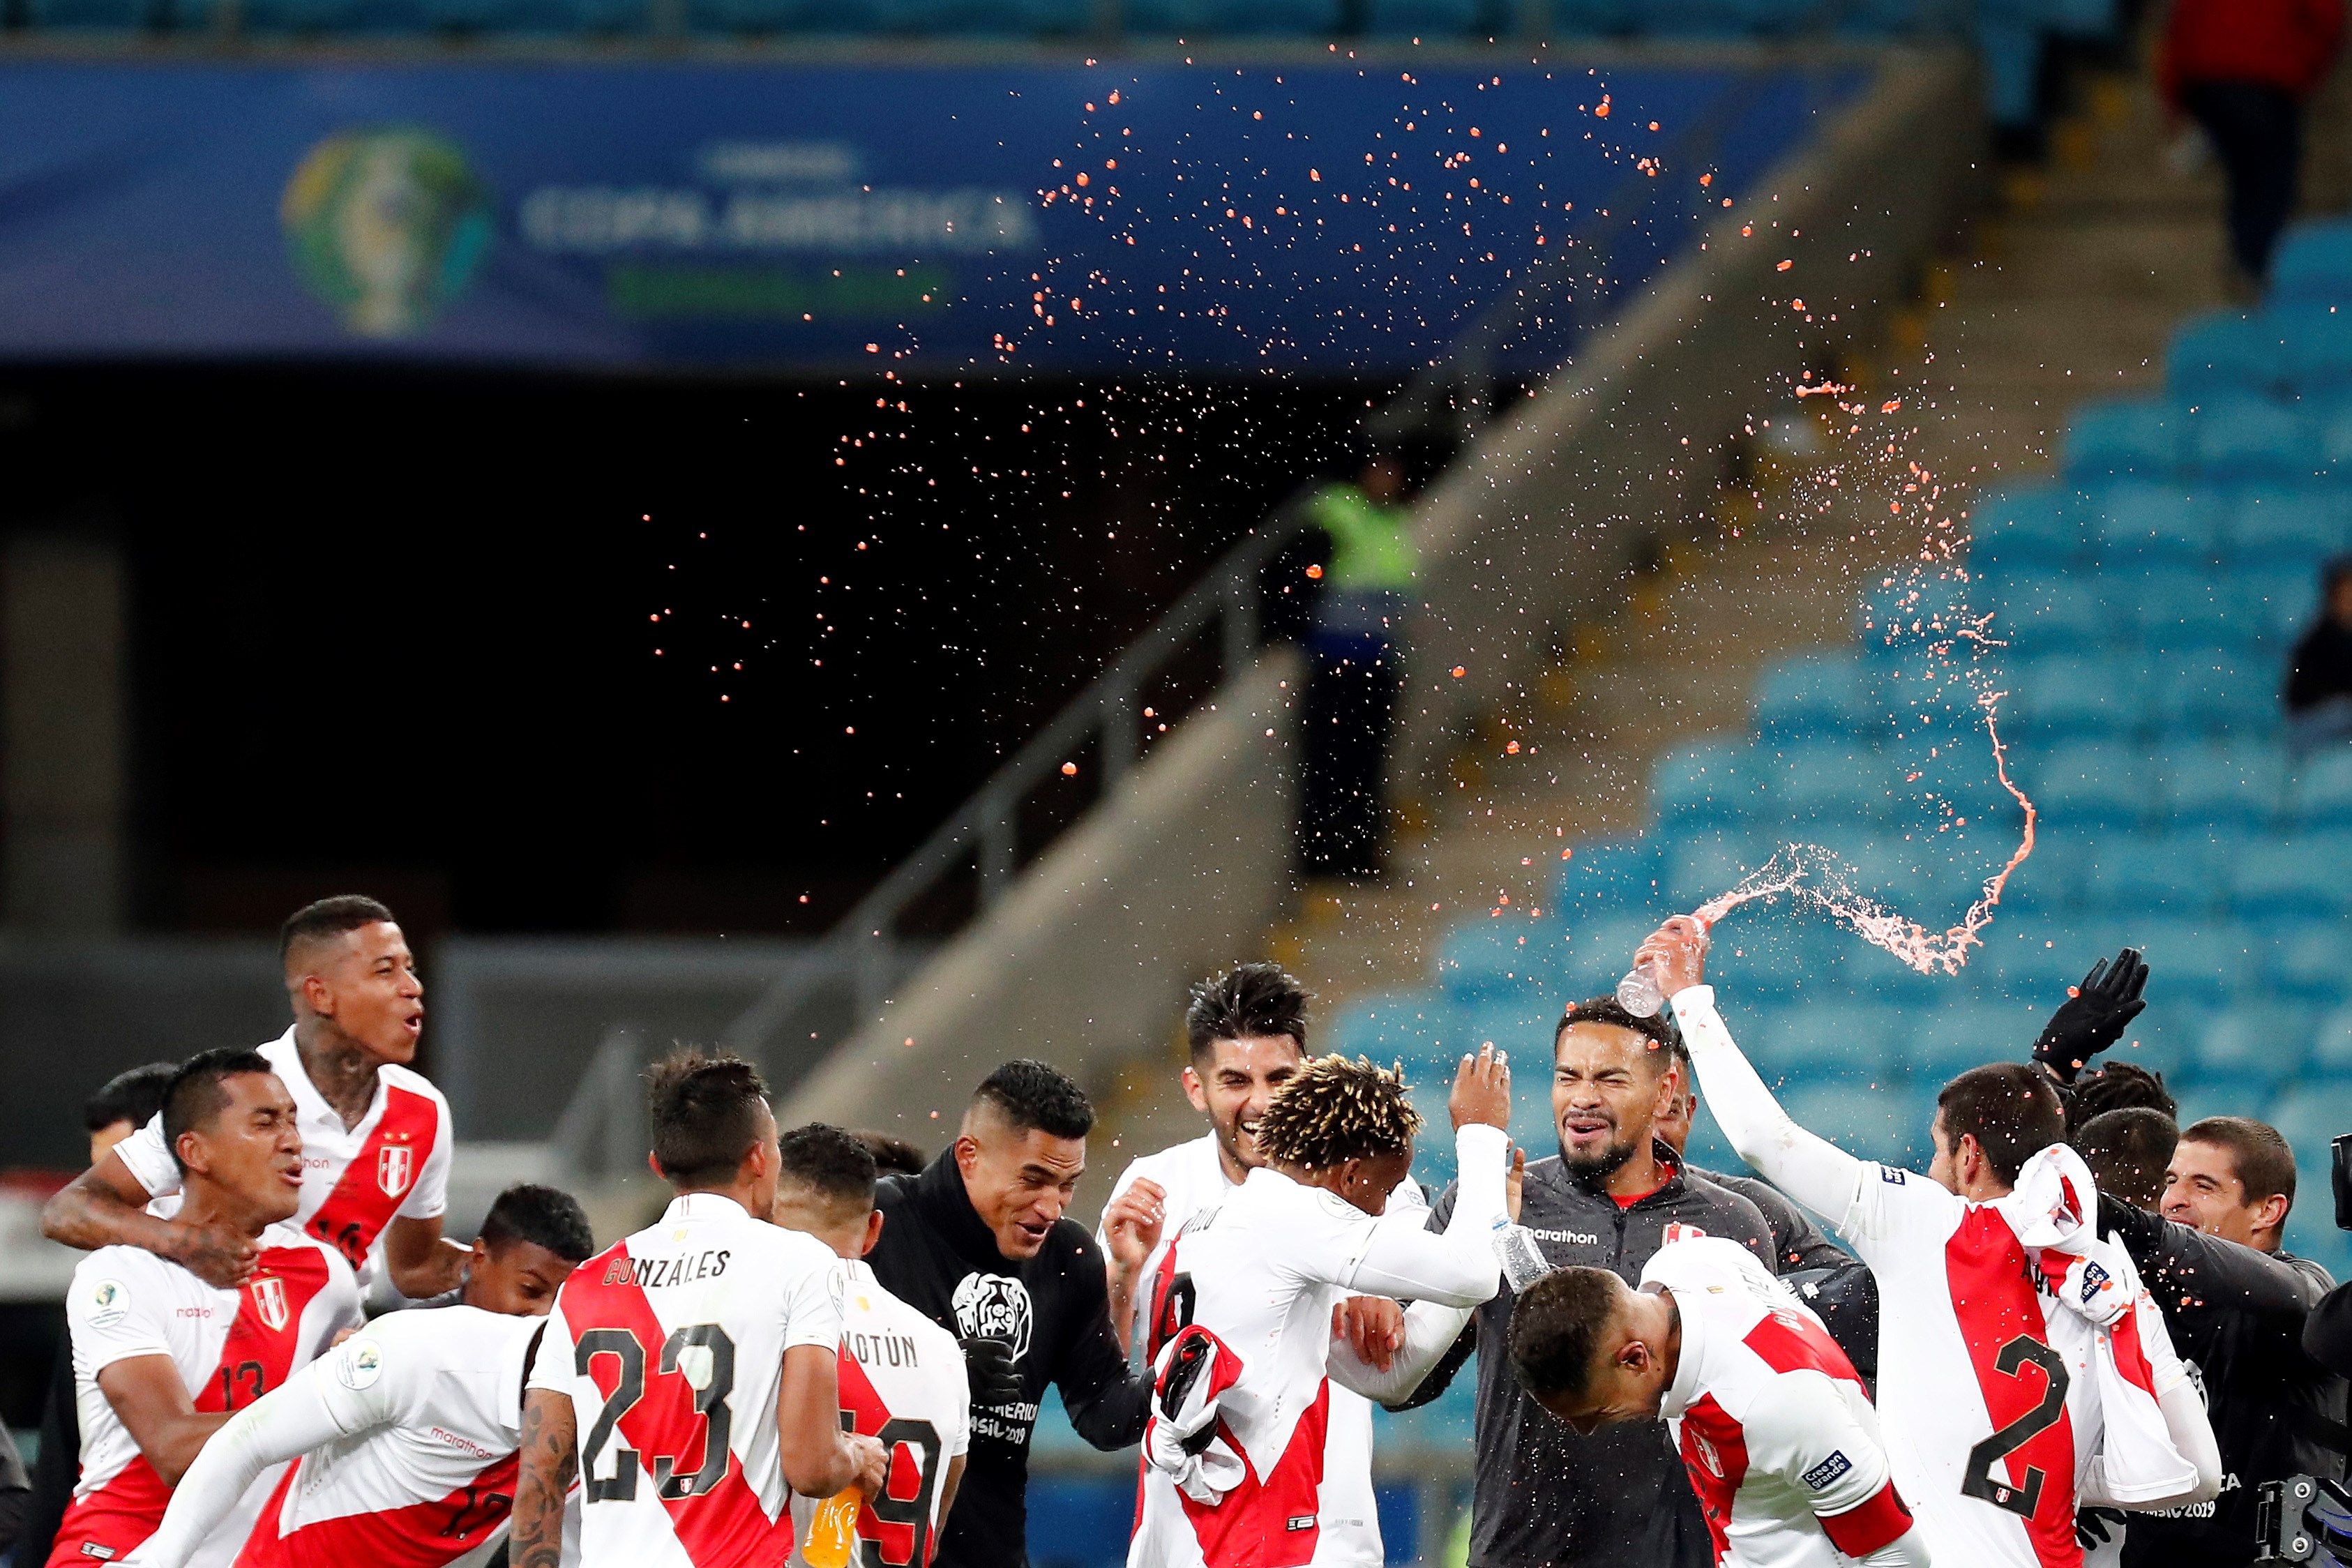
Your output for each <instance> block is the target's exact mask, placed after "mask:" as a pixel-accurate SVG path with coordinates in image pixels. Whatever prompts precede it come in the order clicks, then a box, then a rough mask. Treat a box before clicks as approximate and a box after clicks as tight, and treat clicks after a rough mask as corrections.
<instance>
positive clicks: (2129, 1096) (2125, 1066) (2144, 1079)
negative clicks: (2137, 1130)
mask: <svg viewBox="0 0 2352 1568" xmlns="http://www.w3.org/2000/svg"><path fill="white" fill-rule="evenodd" d="M2135 1106H2137V1107H2142V1108H2145V1109H2147V1110H2160V1111H2162V1112H2163V1113H2164V1114H2165V1115H2166V1116H2168V1117H2170V1118H2172V1119H2173V1120H2174V1121H2179V1119H2180V1107H2179V1105H2178V1104H2177V1103H2175V1101H2174V1100H2173V1098H2172V1094H2171V1091H2170V1090H2168V1089H2166V1088H2165V1087H2164V1075H2163V1074H2162V1073H2160V1072H2150V1071H2148V1070H2147V1068H2144V1067H2140V1066H2138V1065H2137V1064H2136V1063H2133V1062H2109V1063H2108V1064H2107V1065H2106V1066H2105V1067H2103V1068H2100V1069H2099V1070H2098V1071H2096V1072H2092V1073H2084V1075H2083V1076H2082V1077H2081V1078H2078V1079H2075V1080H2074V1092H2073V1093H2071V1094H2069V1095H2068V1096H2067V1097H2066V1114H2067V1115H2068V1116H2070V1117H2071V1118H2073V1120H2074V1125H2075V1126H2076V1127H2080V1126H2082V1125H2083V1124H2084V1122H2086V1121H2091V1120H2092V1119H2093V1118H2094V1117H2099V1116H2105V1114H2106V1113H2107V1112H2108V1111H2110V1110H2127V1109H2130V1108H2132V1107H2135Z"/></svg>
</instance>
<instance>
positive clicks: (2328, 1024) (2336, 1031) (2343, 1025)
mask: <svg viewBox="0 0 2352 1568" xmlns="http://www.w3.org/2000/svg"><path fill="white" fill-rule="evenodd" d="M2311 1067H2312V1070H2313V1071H2315V1072H2319V1073H2324V1074H2326V1076H2328V1077H2330V1078H2334V1079H2346V1078H2352V1005H2346V1006H2342V1007H2338V1008H2336V1010H2335V1011H2334V1012H2332V1013H2328V1014H2326V1015H2325V1016H2322V1017H2321V1018H2320V1020H2319V1022H2318V1023H2317V1024H2315V1025H2314V1026H2312V1031H2311ZM2338 1092H2339V1093H2340V1092H2341V1090H2340V1089H2339V1091H2338ZM2346 1131H2352V1129H2347V1130H2346Z"/></svg>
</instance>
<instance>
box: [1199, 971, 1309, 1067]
mask: <svg viewBox="0 0 2352 1568" xmlns="http://www.w3.org/2000/svg"><path fill="white" fill-rule="evenodd" d="M1184 1035H1185V1037H1186V1039H1188V1040H1189V1041H1190V1042H1191V1043H1192V1059H1193V1060H1194V1061H1195V1062H1199V1061H1202V1060H1205V1059H1206V1058H1208V1056H1209V1054H1210V1053H1211V1052H1212V1051H1213V1050H1214V1049H1215V1048H1216V1045H1217V1042H1218V1041H1219V1040H1257V1039H1271V1038H1272V1037H1275V1036H1276V1035H1287V1036H1289V1037H1290V1038H1291V1040H1292V1042H1293V1043H1295V1044H1296V1045H1297V1047H1298V1049H1299V1053H1300V1054H1301V1055H1302V1056H1303V1055H1305V1054H1306V1051H1307V988H1306V987H1305V986H1303V985H1301V984H1298V982H1297V981H1296V980H1293V979H1292V978H1291V977H1290V976H1289V975H1288V974H1286V973H1284V972H1283V968H1282V965H1280V964H1278V963H1239V964H1235V965H1234V967H1233V968H1231V969H1228V970H1226V971H1225V972H1224V973H1223V974H1213V975H1211V976H1210V977H1209V978H1208V979H1206V980H1203V981H1202V982H1201V983H1200V984H1198V985H1195V986H1193V987H1192V1003H1191V1004H1190V1005H1188V1006H1186V1007H1185V1009H1184Z"/></svg>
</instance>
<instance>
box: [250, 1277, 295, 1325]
mask: <svg viewBox="0 0 2352 1568" xmlns="http://www.w3.org/2000/svg"><path fill="white" fill-rule="evenodd" d="M249 1289H251V1290H252V1291H253V1310H254V1315H255V1316H257V1317H258V1318H259V1319H260V1320H261V1321H263V1322H264V1323H266V1324H268V1326H269V1328H270V1329H271V1331H277V1330H279V1329H282V1328H284V1327H285V1326H286V1324H287V1321H288V1319H289V1316H290V1314H289V1312H288V1311H287V1310H286V1281H285V1280H283V1279H279V1278H278V1276H276V1275H275V1274H265V1275H263V1276H262V1277H261V1278H260V1279H256V1280H255V1281H254V1282H253V1283H252V1285H251V1286H250V1287H249Z"/></svg>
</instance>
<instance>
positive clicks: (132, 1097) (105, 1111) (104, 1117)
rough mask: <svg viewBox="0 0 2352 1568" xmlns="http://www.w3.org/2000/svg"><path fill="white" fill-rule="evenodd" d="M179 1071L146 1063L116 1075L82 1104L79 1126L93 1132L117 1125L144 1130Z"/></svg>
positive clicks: (164, 1064)
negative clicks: (126, 1124) (121, 1122)
mask: <svg viewBox="0 0 2352 1568" xmlns="http://www.w3.org/2000/svg"><path fill="white" fill-rule="evenodd" d="M179 1070H180V1069H179V1067H178V1066H177V1064H175V1063H173V1062H149V1063H148V1064H147V1065H146V1066H145V1067H143V1068H131V1070H130V1071H129V1072H119V1073H116V1074H115V1075H114V1076H113V1077H112V1078H110V1079H107V1080H106V1082H105V1083H104V1084H102V1085H100V1088H99V1091H98V1092H97V1093H96V1094H93V1095H91V1096H90V1097H89V1099H88V1100H83V1101H82V1102H81V1124H82V1126H83V1127H84V1128H85V1129H87V1130H88V1131H92V1132H103V1131H106V1130H107V1129H108V1128H110V1127H111V1126H113V1125H114V1124H115V1123H116V1122H118V1121H128V1122H129V1123H131V1126H133V1127H144V1126H146V1125H147V1123H148V1122H150V1121H153V1120H154V1118H155V1113H156V1112H157V1111H159V1110H163V1096H164V1095H165V1094H166V1093H168V1092H169V1091H170V1089H171V1088H172V1079H173V1075H175V1074H176V1073H178V1072H179Z"/></svg>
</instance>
